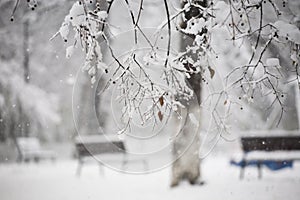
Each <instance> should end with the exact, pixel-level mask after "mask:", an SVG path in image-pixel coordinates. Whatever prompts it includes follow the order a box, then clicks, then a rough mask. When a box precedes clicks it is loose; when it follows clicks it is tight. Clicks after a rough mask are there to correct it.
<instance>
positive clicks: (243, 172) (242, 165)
mask: <svg viewBox="0 0 300 200" xmlns="http://www.w3.org/2000/svg"><path fill="white" fill-rule="evenodd" d="M246 165H247V163H246V160H242V164H241V172H240V179H241V180H242V179H243V178H244V174H245V168H246Z"/></svg>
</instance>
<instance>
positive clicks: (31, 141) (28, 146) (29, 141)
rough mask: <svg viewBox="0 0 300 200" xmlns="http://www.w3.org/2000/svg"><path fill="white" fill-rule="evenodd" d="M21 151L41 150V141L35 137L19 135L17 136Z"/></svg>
mask: <svg viewBox="0 0 300 200" xmlns="http://www.w3.org/2000/svg"><path fill="white" fill-rule="evenodd" d="M17 143H18V145H19V148H20V151H21V153H24V152H30V151H39V150H40V149H41V145H40V142H39V140H38V139H37V138H35V137H19V138H17Z"/></svg>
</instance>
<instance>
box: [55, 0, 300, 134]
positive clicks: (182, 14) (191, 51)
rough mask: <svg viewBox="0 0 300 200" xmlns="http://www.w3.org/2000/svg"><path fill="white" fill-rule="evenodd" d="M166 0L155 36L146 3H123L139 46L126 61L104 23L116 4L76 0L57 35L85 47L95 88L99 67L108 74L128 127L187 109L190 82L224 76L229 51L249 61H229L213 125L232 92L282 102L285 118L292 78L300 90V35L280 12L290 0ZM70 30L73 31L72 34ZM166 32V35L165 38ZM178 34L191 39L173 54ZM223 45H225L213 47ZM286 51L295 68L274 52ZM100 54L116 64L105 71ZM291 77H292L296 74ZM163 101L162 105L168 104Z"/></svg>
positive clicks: (209, 81) (131, 49)
mask: <svg viewBox="0 0 300 200" xmlns="http://www.w3.org/2000/svg"><path fill="white" fill-rule="evenodd" d="M162 2H163V3H164V4H163V5H164V10H165V17H164V18H162V23H161V25H160V26H159V27H158V28H157V30H156V31H154V33H153V35H152V36H151V37H149V35H147V34H145V31H144V29H143V27H141V26H140V23H139V20H140V17H141V16H142V15H143V10H144V9H146V8H147V7H146V6H145V5H144V4H143V1H140V2H139V3H140V5H139V6H132V4H133V3H134V2H132V1H124V2H123V3H124V5H126V9H127V10H126V12H128V14H129V15H128V16H129V19H130V20H131V24H128V27H131V28H132V31H131V34H132V35H133V41H132V42H133V43H134V45H132V46H130V47H128V49H127V50H128V52H127V53H126V55H123V57H122V58H120V56H119V55H118V54H117V53H116V51H115V50H114V49H113V47H112V46H111V44H110V40H109V38H111V37H110V36H111V35H109V33H110V29H111V28H112V27H115V26H113V25H112V24H110V23H108V22H107V19H108V17H109V15H117V14H118V13H114V10H113V4H114V3H115V1H114V0H112V1H106V2H105V3H106V6H105V7H103V8H102V7H100V5H99V4H98V3H96V2H95V1H85V0H81V1H77V2H76V3H75V4H74V5H73V7H72V8H71V10H70V12H69V14H68V15H67V16H66V18H65V20H64V22H63V24H62V26H61V28H60V30H59V32H58V34H60V35H61V36H62V38H63V39H64V40H65V42H67V43H68V44H69V43H71V44H72V46H73V47H74V48H76V47H78V46H81V48H82V49H83V50H84V52H85V63H84V65H83V70H84V71H86V73H87V74H88V75H89V76H90V77H91V82H92V83H95V82H96V81H97V74H98V73H99V69H101V70H100V72H104V74H106V79H107V83H106V86H105V89H106V88H108V87H111V86H116V87H117V89H118V91H119V96H118V100H119V101H120V102H122V104H123V105H124V109H123V112H122V113H123V116H122V117H123V119H124V122H125V124H127V125H126V127H125V128H124V130H127V128H129V126H130V122H131V120H132V118H133V117H134V115H137V116H139V118H140V120H141V123H142V124H143V123H145V122H147V121H149V120H153V121H154V124H155V123H157V122H159V121H163V120H165V119H166V117H165V116H168V115H169V113H170V112H171V111H176V109H178V107H179V106H185V105H187V104H188V102H189V101H190V100H191V99H192V98H193V95H194V92H193V91H192V90H191V88H190V87H189V86H188V84H187V82H188V81H189V80H190V78H191V77H193V76H195V75H197V76H201V78H200V80H201V81H202V83H204V84H205V85H207V87H210V85H211V84H212V83H213V82H214V80H215V79H216V74H218V72H219V71H222V69H221V68H222V67H223V66H219V65H218V63H219V62H218V59H219V57H221V56H222V55H221V54H222V53H223V52H225V53H224V54H228V55H231V54H230V53H228V52H230V51H236V54H243V59H244V61H242V62H240V63H239V64H238V65H235V63H237V62H236V61H235V58H234V57H230V58H227V62H232V64H231V65H230V67H231V69H230V70H229V71H228V72H227V74H226V75H224V77H222V78H224V79H225V85H224V89H223V90H222V91H213V92H212V93H214V94H212V95H211V96H215V94H216V93H217V94H219V96H222V98H225V99H224V101H221V100H217V101H216V104H213V105H215V106H213V108H212V112H213V115H215V114H216V115H215V121H216V124H219V125H220V124H221V125H220V126H222V124H225V118H226V117H221V116H218V115H217V111H216V107H217V106H218V105H226V106H228V107H230V105H234V104H237V105H239V103H236V102H235V100H234V99H232V95H231V94H238V95H239V96H240V97H245V98H243V99H247V102H249V103H251V102H253V101H254V98H255V96H257V93H260V94H261V95H262V96H264V97H266V98H267V99H268V101H270V106H273V105H275V104H277V105H279V106H280V107H281V111H282V112H281V116H282V113H283V110H284V109H283V108H284V104H283V99H282V96H283V94H284V82H285V81H286V80H287V79H288V78H289V77H293V81H297V82H298V84H299V85H300V81H299V65H298V63H299V43H300V41H299V40H300V37H299V35H300V32H299V29H298V28H297V26H295V25H294V24H293V20H290V19H291V18H288V17H285V15H283V13H284V9H282V7H286V4H287V3H286V2H285V1H282V2H281V1H274V0H241V1H234V0H229V1H202V0H192V1H186V0H185V1H183V5H184V6H183V7H182V8H176V6H175V5H173V4H172V6H170V4H171V1H168V0H163V1H162ZM281 4H282V5H281ZM281 9H282V10H281ZM266 13H272V15H273V16H274V18H272V20H270V19H269V18H268V17H267V16H268V15H266ZM292 17H294V18H296V17H297V16H292ZM71 28H72V29H73V32H74V33H72V34H71V33H69V32H71V31H70V30H69V29H71ZM163 32H166V34H165V35H163V34H162V33H163ZM174 33H177V34H179V35H180V37H182V38H183V39H182V40H183V41H185V40H191V41H192V42H191V43H190V45H188V46H187V47H186V48H185V49H178V48H177V49H174V48H173V44H174V43H176V41H175V40H174V39H173V38H174ZM71 36H72V37H73V38H71ZM160 38H163V39H162V40H163V42H164V46H159V45H158V42H157V41H158V40H159V39H160ZM220 38H221V40H220ZM218 40H220V42H218V43H216V41H218ZM141 41H144V43H146V45H144V47H146V48H145V49H146V50H145V49H144V50H143V51H139V47H141V46H140V43H141ZM101 42H102V43H101ZM103 44H105V45H103ZM103 46H105V48H103ZM283 47H284V48H286V47H289V56H288V57H289V58H290V59H291V62H292V63H293V65H292V66H287V65H286V62H285V63H284V62H281V61H280V59H279V57H278V58H277V57H276V56H277V55H272V49H274V48H283ZM239 49H240V52H239ZM103 50H106V51H107V52H108V53H109V54H110V57H112V60H113V62H114V64H111V65H109V66H108V64H109V63H104V61H103V58H102V53H103V52H102V51H103ZM72 51H73V48H72V47H68V48H67V53H66V55H67V57H70V56H71V54H72V53H71V52H72ZM245 52H246V53H245ZM225 57H226V56H225ZM223 59H224V58H223ZM228 59H231V60H230V61H228ZM285 65H286V66H285ZM153 71H156V72H158V73H159V74H160V75H159V78H157V76H154V75H153V73H152V72H153ZM223 71H224V70H223ZM291 72H294V74H295V76H291V75H290V74H291ZM222 76H223V75H222ZM199 84H200V83H199ZM161 99H163V100H164V101H163V105H162V104H161ZM241 100H242V99H241ZM147 101H150V102H151V103H150V102H147ZM146 102H147V103H146ZM223 102H226V103H223ZM242 109H243V107H242V106H241V110H242ZM280 119H281V117H280ZM280 119H279V121H280ZM121 132H122V131H121Z"/></svg>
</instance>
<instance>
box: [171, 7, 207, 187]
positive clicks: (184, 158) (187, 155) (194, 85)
mask: <svg viewBox="0 0 300 200" xmlns="http://www.w3.org/2000/svg"><path fill="white" fill-rule="evenodd" d="M202 3H203V4H205V5H206V1H203V2H202ZM184 4H185V3H183V5H182V6H184ZM189 12H194V11H193V10H192V9H191V10H190V11H189ZM189 12H187V13H186V15H189V14H191V13H189ZM191 15H192V14H191ZM182 23H185V22H182ZM183 26H184V24H183ZM192 44H193V37H190V36H187V37H186V38H184V37H182V38H181V44H180V49H181V51H186V47H187V46H191V45H192ZM191 56H192V55H191ZM195 59H197V58H195ZM201 78H202V77H201V73H197V74H191V77H190V78H189V79H187V80H186V81H187V82H188V83H189V85H190V87H191V89H192V90H193V91H194V99H192V100H191V101H189V102H188V103H187V104H185V108H184V109H182V112H181V115H182V117H183V120H185V122H184V125H183V128H182V130H181V132H180V133H179V135H178V136H177V138H175V140H174V142H173V159H176V160H175V162H174V163H173V166H172V182H171V187H174V186H177V185H178V184H179V183H180V182H181V181H183V180H188V181H189V183H190V184H196V183H200V178H201V173H200V156H199V147H200V135H199V133H200V110H199V108H200V102H201ZM190 114H192V115H193V116H195V118H196V119H197V121H198V124H197V125H195V124H194V122H193V120H192V119H191V117H190ZM184 150H186V151H185V152H184V153H183V151H184ZM182 153H183V154H182ZM181 154H182V155H181Z"/></svg>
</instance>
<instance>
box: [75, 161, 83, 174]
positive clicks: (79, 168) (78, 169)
mask: <svg viewBox="0 0 300 200" xmlns="http://www.w3.org/2000/svg"><path fill="white" fill-rule="evenodd" d="M82 166H83V160H82V159H79V160H78V165H77V170H76V175H77V176H78V177H80V175H81V170H82Z"/></svg>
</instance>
